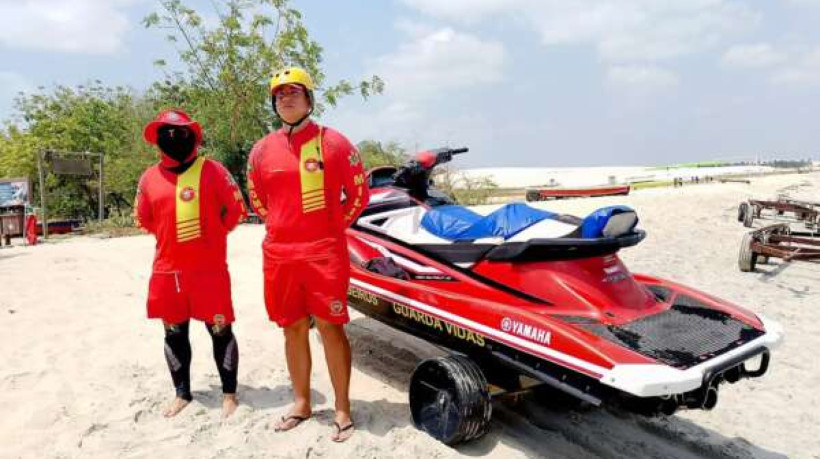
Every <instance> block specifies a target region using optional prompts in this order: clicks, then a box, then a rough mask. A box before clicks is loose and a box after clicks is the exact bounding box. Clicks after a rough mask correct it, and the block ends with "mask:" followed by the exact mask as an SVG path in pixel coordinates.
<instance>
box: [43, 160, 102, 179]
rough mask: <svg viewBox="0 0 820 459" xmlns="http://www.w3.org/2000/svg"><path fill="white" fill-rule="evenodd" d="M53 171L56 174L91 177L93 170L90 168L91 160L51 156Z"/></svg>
mask: <svg viewBox="0 0 820 459" xmlns="http://www.w3.org/2000/svg"><path fill="white" fill-rule="evenodd" d="M51 164H52V167H53V168H54V173H55V174H58V175H80V176H83V177H91V176H92V175H94V171H93V170H92V169H91V162H90V161H88V160H84V159H64V158H52V159H51Z"/></svg>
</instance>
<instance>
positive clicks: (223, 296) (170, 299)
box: [134, 110, 247, 417]
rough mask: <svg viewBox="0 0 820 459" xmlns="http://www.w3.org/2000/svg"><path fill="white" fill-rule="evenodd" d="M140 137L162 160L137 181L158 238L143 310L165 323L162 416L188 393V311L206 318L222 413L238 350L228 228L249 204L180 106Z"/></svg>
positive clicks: (232, 394)
mask: <svg viewBox="0 0 820 459" xmlns="http://www.w3.org/2000/svg"><path fill="white" fill-rule="evenodd" d="M144 136H145V140H146V141H147V142H148V143H151V144H155V145H157V146H158V147H159V150H160V152H161V153H162V155H161V160H160V162H159V164H156V165H154V166H151V167H149V168H148V170H146V171H145V173H143V174H142V177H141V178H140V181H139V188H138V189H137V199H136V204H135V206H134V207H135V217H136V221H137V225H138V226H140V227H141V228H143V229H144V230H146V231H148V232H150V233H152V234H154V236H156V239H157V246H156V253H155V256H154V266H153V272H152V274H151V281H150V284H149V286H148V317H149V318H151V319H162V321H163V324H164V325H165V357H166V360H167V361H168V368H169V369H170V370H171V379H172V380H173V382H174V387H175V388H176V398H175V399H174V401H173V402H172V403H171V405H170V406H169V407H168V409H167V410H166V411H165V413H164V414H165V416H166V417H171V416H174V415H176V414H177V413H179V412H180V411H181V410H182V409H183V408H185V406H186V405H188V403H189V402H190V401H191V400H192V396H191V376H190V368H191V343H190V341H189V339H188V323H189V321H190V319H192V318H193V319H196V320H201V321H203V322H205V324H206V325H207V329H208V333H209V334H210V335H211V339H212V341H213V351H214V359H215V361H216V365H217V369H218V370H219V377H220V379H221V381H222V392H223V402H222V409H223V415H224V416H229V415H230V414H231V413H233V411H234V410H235V409H236V406H237V400H236V374H237V368H238V364H239V351H238V348H237V344H236V338H235V337H234V334H233V331H232V330H231V323H232V322H233V321H234V315H233V306H232V303H231V280H230V276H229V274H228V264H227V262H226V245H227V244H226V242H227V236H228V232H229V231H231V230H233V229H234V228H235V227H236V225H237V224H239V222H241V221H242V220H243V219H244V218H245V216H246V215H247V212H246V210H245V204H244V201H243V199H242V193H241V192H240V191H239V188H238V187H237V185H236V182H235V181H234V179H233V177H232V176H231V174H230V172H228V171H227V169H225V167H223V166H222V164H220V163H218V162H216V161H214V160H211V159H205V158H203V157H200V156H198V155H197V149H198V147H199V145H200V144H201V143H202V129H201V128H200V126H199V123H196V122H194V121H192V120H191V118H190V117H189V116H188V115H187V114H186V113H185V112H183V111H181V110H166V111H164V112H161V113H160V114H159V115H158V116H157V118H156V119H155V120H154V121H152V122H151V123H149V124H148V125H147V126H146V127H145V132H144Z"/></svg>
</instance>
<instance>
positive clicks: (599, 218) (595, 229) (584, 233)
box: [581, 206, 638, 239]
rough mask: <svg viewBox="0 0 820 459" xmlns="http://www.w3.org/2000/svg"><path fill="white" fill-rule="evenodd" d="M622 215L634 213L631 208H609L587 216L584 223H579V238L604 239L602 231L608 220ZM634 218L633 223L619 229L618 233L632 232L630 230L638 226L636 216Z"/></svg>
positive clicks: (604, 235)
mask: <svg viewBox="0 0 820 459" xmlns="http://www.w3.org/2000/svg"><path fill="white" fill-rule="evenodd" d="M623 213H633V214H634V213H635V211H634V210H633V209H632V208H631V207H627V206H609V207H603V208H600V209H598V210H596V211H595V212H593V213H591V214H589V215H587V217H586V218H584V221H583V222H581V237H582V238H584V239H592V238H600V237H606V234H604V233H605V231H604V229H606V227H607V224H608V223H609V220H610V219H611V218H612V217H613V216H615V215H618V214H623ZM634 218H635V220H634V222H632V223H631V224H630V226H629V227H628V228H620V229H619V232H622V233H629V232H632V230H633V229H634V228H635V226H636V225H637V224H638V218H637V216H635V217H634Z"/></svg>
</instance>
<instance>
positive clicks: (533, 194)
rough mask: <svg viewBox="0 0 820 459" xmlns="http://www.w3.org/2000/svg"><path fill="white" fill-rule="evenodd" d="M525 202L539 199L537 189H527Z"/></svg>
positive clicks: (539, 195)
mask: <svg viewBox="0 0 820 459" xmlns="http://www.w3.org/2000/svg"><path fill="white" fill-rule="evenodd" d="M526 199H527V202H533V201H540V200H541V194H540V193H538V192H537V191H527V197H526Z"/></svg>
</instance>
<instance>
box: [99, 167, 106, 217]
mask: <svg viewBox="0 0 820 459" xmlns="http://www.w3.org/2000/svg"><path fill="white" fill-rule="evenodd" d="M99 155H100V215H99V220H100V223H102V221H103V219H104V218H105V193H104V192H103V154H102V153H99Z"/></svg>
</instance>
